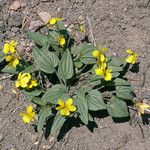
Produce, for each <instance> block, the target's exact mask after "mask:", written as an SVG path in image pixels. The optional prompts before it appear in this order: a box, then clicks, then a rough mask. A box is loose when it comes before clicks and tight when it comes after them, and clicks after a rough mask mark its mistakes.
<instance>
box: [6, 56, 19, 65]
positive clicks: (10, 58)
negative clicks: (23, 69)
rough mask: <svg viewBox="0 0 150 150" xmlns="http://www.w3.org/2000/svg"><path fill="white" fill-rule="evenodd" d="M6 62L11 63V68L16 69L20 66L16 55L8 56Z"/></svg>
mask: <svg viewBox="0 0 150 150" xmlns="http://www.w3.org/2000/svg"><path fill="white" fill-rule="evenodd" d="M5 60H6V61H7V62H9V64H8V65H9V66H10V67H16V66H17V65H18V64H19V59H18V58H17V57H16V56H15V55H8V56H6V57H5Z"/></svg>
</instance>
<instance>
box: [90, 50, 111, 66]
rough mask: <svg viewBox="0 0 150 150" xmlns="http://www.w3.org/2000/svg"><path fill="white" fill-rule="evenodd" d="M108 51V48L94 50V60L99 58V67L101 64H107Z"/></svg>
mask: <svg viewBox="0 0 150 150" xmlns="http://www.w3.org/2000/svg"><path fill="white" fill-rule="evenodd" d="M107 50H108V48H99V50H94V51H93V53H92V55H93V57H94V58H97V65H98V66H99V67H100V66H101V64H103V63H106V62H107V58H106V57H105V55H104V53H105V52H106V51H107Z"/></svg>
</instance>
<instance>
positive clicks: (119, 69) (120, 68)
mask: <svg viewBox="0 0 150 150" xmlns="http://www.w3.org/2000/svg"><path fill="white" fill-rule="evenodd" d="M108 68H111V69H112V73H114V72H121V71H122V70H123V68H122V67H116V66H108Z"/></svg>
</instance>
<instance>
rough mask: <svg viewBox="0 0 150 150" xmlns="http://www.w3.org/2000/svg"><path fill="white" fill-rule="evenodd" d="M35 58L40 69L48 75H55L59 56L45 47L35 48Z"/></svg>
mask: <svg viewBox="0 0 150 150" xmlns="http://www.w3.org/2000/svg"><path fill="white" fill-rule="evenodd" d="M33 58H34V60H35V63H36V65H37V66H38V68H40V69H41V70H42V71H44V72H46V73H53V72H54V70H55V67H56V66H57V65H58V61H59V59H58V57H57V55H56V54H54V53H52V52H50V51H48V49H47V47H45V46H44V47H43V48H42V49H38V48H34V49H33Z"/></svg>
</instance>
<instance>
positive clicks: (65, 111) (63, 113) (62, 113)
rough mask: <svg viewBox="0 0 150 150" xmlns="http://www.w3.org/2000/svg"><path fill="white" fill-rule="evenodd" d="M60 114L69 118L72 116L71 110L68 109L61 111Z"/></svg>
mask: <svg viewBox="0 0 150 150" xmlns="http://www.w3.org/2000/svg"><path fill="white" fill-rule="evenodd" d="M60 114H61V115H62V116H69V115H70V112H69V110H68V109H67V108H64V109H62V110H61V111H60Z"/></svg>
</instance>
